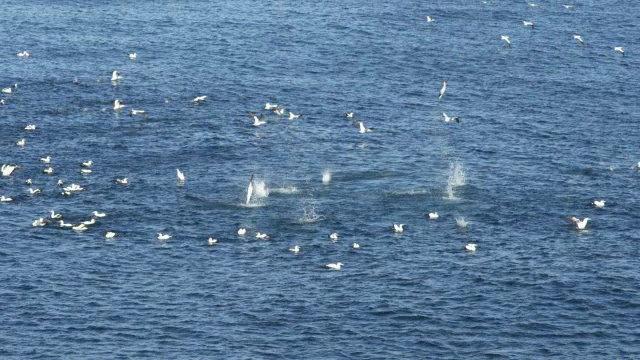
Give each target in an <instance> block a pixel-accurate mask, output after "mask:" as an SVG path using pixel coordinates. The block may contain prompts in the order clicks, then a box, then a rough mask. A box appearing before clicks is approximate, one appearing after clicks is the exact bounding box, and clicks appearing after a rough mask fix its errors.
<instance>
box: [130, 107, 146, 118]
mask: <svg viewBox="0 0 640 360" xmlns="http://www.w3.org/2000/svg"><path fill="white" fill-rule="evenodd" d="M134 115H142V116H144V119H145V120H149V115H148V114H147V112H146V111H144V110H136V109H131V110H129V116H134Z"/></svg>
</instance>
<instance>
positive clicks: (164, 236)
mask: <svg viewBox="0 0 640 360" xmlns="http://www.w3.org/2000/svg"><path fill="white" fill-rule="evenodd" d="M171 238H172V236H171V235H169V234H163V233H158V240H169V239H171Z"/></svg>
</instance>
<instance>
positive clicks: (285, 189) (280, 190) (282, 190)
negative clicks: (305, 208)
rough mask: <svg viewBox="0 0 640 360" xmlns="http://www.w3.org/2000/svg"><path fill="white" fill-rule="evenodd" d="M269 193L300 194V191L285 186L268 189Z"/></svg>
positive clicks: (293, 187)
mask: <svg viewBox="0 0 640 360" xmlns="http://www.w3.org/2000/svg"><path fill="white" fill-rule="evenodd" d="M269 193H273V194H285V195H288V194H298V193H300V189H298V188H297V187H295V186H285V187H279V188H275V189H269Z"/></svg>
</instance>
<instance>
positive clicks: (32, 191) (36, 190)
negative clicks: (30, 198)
mask: <svg viewBox="0 0 640 360" xmlns="http://www.w3.org/2000/svg"><path fill="white" fill-rule="evenodd" d="M40 193H42V191H40V189H33V188H29V194H31V195H36V194H40Z"/></svg>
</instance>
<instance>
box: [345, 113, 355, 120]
mask: <svg viewBox="0 0 640 360" xmlns="http://www.w3.org/2000/svg"><path fill="white" fill-rule="evenodd" d="M354 115H355V113H354V112H348V113H345V114H344V116H345V117H347V118H348V119H353V116H354Z"/></svg>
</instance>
